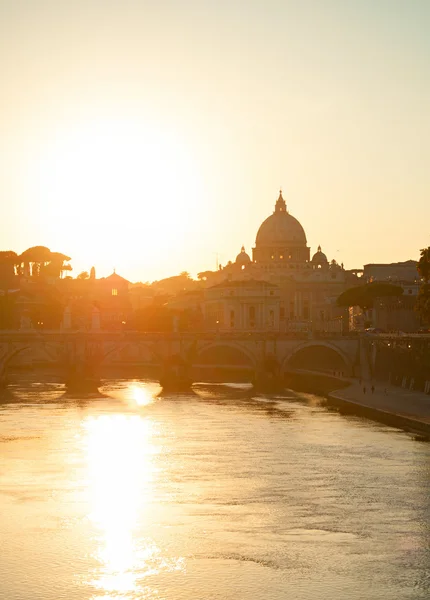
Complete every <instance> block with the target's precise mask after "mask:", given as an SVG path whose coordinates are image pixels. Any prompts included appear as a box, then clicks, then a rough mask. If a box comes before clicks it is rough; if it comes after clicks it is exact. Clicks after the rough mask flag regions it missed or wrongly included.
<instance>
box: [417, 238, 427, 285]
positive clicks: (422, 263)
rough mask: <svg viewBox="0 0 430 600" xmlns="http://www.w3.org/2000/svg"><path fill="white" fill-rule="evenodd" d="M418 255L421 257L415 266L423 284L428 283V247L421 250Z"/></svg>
mask: <svg viewBox="0 0 430 600" xmlns="http://www.w3.org/2000/svg"><path fill="white" fill-rule="evenodd" d="M420 253H421V256H420V260H419V261H418V264H417V270H418V273H419V274H420V276H421V277H422V278H423V279H424V283H428V282H429V279H430V246H429V247H428V248H423V249H422V250H421V251H420Z"/></svg>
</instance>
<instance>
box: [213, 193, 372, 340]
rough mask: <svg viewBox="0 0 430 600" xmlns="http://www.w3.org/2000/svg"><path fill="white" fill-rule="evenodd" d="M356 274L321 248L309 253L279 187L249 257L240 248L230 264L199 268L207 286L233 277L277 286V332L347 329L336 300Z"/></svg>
mask: <svg viewBox="0 0 430 600" xmlns="http://www.w3.org/2000/svg"><path fill="white" fill-rule="evenodd" d="M360 274H361V271H360V270H352V271H347V270H346V269H345V268H344V266H343V264H341V265H339V264H338V263H337V262H336V261H335V260H331V261H329V260H328V258H327V256H326V255H325V254H324V252H323V251H322V248H321V246H318V249H317V251H316V252H315V253H314V254H313V255H312V257H311V249H310V247H309V246H308V244H307V239H306V234H305V230H304V228H303V227H302V225H301V224H300V223H299V221H298V220H297V219H296V218H295V217H293V216H292V215H291V214H290V213H289V212H288V209H287V205H286V203H285V200H284V198H283V196H282V191H280V192H279V197H278V199H277V201H276V203H275V209H274V211H273V213H272V214H271V215H270V216H269V217H267V219H265V220H264V221H263V223H262V224H261V226H260V227H259V229H258V231H257V235H256V240H255V247H254V248H253V249H252V258H251V256H249V254H248V253H247V252H246V250H245V248H244V247H243V246H242V248H241V251H240V252H239V254H238V255H237V256H236V260H235V261H234V262H229V263H227V265H225V266H224V267H220V268H219V270H218V271H214V272H204V273H202V274H201V278H202V279H204V280H205V281H206V285H207V286H208V287H212V286H217V285H220V284H222V285H224V286H225V285H227V283H228V282H231V283H233V282H235V281H254V282H257V281H260V282H266V283H267V284H272V285H274V286H276V289H277V290H278V292H277V295H278V296H279V306H278V308H277V309H276V310H278V311H279V312H278V314H277V315H276V317H275V319H274V323H276V326H275V327H276V328H277V329H278V330H279V331H308V330H313V331H325V332H331V333H334V332H339V333H340V332H342V331H344V330H346V329H347V328H348V313H347V311H345V310H344V309H341V308H339V307H338V306H337V304H336V300H337V298H338V296H339V295H340V294H341V293H342V292H343V291H344V290H345V289H347V288H348V287H351V286H353V285H358V284H360V283H361V278H360V277H359V275H360ZM253 285H255V283H254V284H253ZM217 289H220V288H217ZM224 291H226V290H224ZM211 302H212V300H211ZM224 303H225V302H224ZM212 309H213V303H212V308H211V310H212ZM220 310H221V309H220ZM226 310H227V311H228V308H226V307H224V308H223V310H221V312H222V313H223V314H224V317H223V318H224V321H223V322H224V324H226V323H228V321H229V319H228V318H227V319H226V318H225V314H226V313H225V311H226ZM223 311H224V312H223Z"/></svg>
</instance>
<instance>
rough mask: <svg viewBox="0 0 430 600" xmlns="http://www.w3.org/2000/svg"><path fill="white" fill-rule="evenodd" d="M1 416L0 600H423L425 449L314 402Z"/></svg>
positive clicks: (429, 487)
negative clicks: (330, 410)
mask: <svg viewBox="0 0 430 600" xmlns="http://www.w3.org/2000/svg"><path fill="white" fill-rule="evenodd" d="M196 390H197V391H196V393H195V394H189V395H178V396H172V395H166V396H162V395H161V396H159V395H158V393H159V387H158V386H157V384H155V383H151V382H138V381H119V380H118V381H109V382H106V383H105V385H104V386H103V388H102V389H101V392H102V393H101V394H100V396H98V397H97V396H96V397H93V398H71V397H67V396H66V395H65V394H64V390H63V389H61V387H60V386H55V385H48V384H39V385H34V384H33V385H24V384H21V385H20V386H15V387H14V388H13V389H12V391H10V392H9V393H8V395H7V396H5V397H3V398H2V400H1V401H0V544H1V547H0V598H1V599H2V600H59V599H66V600H89V599H91V600H96V599H97V600H99V599H100V600H101V599H103V600H126V599H127V600H132V599H142V600H143V599H145V600H155V599H156V600H194V599H196V600H230V599H234V600H258V599H262V600H275V599H276V600H278V599H279V600H281V599H282V600H284V599H291V600H308V599H309V600H311V599H312V600H314V599H335V600H345V599H349V600H358V599H359V600H376V599H381V600H382V599H384V600H387V599H392V600H402V599H421V598H423V599H424V598H426V599H428V598H429V597H430V521H429V517H430V510H429V504H430V445H429V444H426V443H422V442H419V441H416V440H414V439H413V437H412V436H410V435H408V434H406V433H404V432H401V431H397V430H395V429H390V428H388V427H385V426H382V425H378V424H375V423H371V422H369V421H365V420H361V419H358V418H354V417H343V416H340V415H339V414H337V413H335V412H329V411H328V410H327V409H325V408H324V407H323V406H322V405H321V403H320V401H319V399H318V398H315V397H312V396H304V395H298V394H295V393H293V392H290V393H288V392H286V394H285V396H284V397H276V398H273V397H272V398H268V397H262V396H255V395H252V393H251V392H250V391H247V390H244V389H241V388H240V387H237V386H236V387H227V386H198V387H196Z"/></svg>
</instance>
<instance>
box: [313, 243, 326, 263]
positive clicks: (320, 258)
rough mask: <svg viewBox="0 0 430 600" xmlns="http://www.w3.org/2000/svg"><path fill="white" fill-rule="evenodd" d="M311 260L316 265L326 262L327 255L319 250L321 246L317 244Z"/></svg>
mask: <svg viewBox="0 0 430 600" xmlns="http://www.w3.org/2000/svg"><path fill="white" fill-rule="evenodd" d="M312 262H313V263H314V264H316V265H325V264H327V263H328V260H327V256H326V255H325V254H324V252H323V251H322V250H321V246H318V250H317V252H315V254H314V255H313V257H312Z"/></svg>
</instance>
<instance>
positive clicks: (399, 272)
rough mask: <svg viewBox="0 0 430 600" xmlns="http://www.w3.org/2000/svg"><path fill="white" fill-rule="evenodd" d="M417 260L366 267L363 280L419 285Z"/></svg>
mask: <svg viewBox="0 0 430 600" xmlns="http://www.w3.org/2000/svg"><path fill="white" fill-rule="evenodd" d="M417 265H418V263H417V261H416V260H406V261H404V262H396V263H388V264H384V263H376V264H373V263H371V264H368V265H364V270H363V278H364V280H365V281H366V282H371V281H384V282H392V283H401V282H407V283H414V282H415V283H417V282H419V275H418V271H417Z"/></svg>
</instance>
